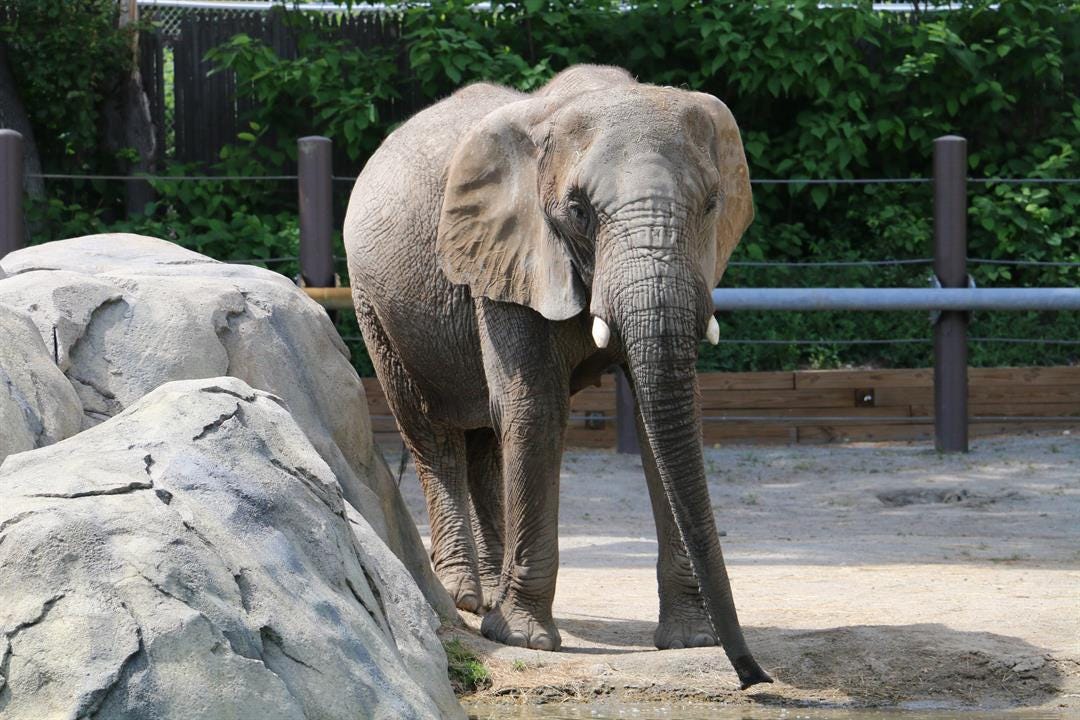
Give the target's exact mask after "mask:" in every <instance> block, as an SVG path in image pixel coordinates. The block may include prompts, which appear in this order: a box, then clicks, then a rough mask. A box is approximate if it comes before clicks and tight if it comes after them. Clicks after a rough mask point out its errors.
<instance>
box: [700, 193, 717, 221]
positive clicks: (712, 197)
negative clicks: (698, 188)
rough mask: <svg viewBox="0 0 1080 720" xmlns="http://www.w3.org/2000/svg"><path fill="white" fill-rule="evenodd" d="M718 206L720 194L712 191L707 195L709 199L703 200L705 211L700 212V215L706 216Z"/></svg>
mask: <svg viewBox="0 0 1080 720" xmlns="http://www.w3.org/2000/svg"><path fill="white" fill-rule="evenodd" d="M719 204H720V193H719V192H717V191H713V192H711V193H709V197H707V198H705V209H704V210H703V211H702V214H704V215H708V214H709V213H711V212H712V211H713V210H715V209H716V206H717V205H719Z"/></svg>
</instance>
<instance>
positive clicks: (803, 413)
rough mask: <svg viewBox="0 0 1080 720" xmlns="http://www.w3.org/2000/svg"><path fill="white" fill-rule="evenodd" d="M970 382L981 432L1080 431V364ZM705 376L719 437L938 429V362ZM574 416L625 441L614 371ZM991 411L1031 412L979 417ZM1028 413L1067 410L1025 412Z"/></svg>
mask: <svg viewBox="0 0 1080 720" xmlns="http://www.w3.org/2000/svg"><path fill="white" fill-rule="evenodd" d="M968 382H969V390H968V412H969V415H970V416H972V417H973V418H976V419H975V420H974V421H973V422H972V424H971V426H970V428H971V429H970V433H971V435H972V436H973V437H976V436H981V435H994V434H1011V433H1023V432H1032V431H1035V430H1061V429H1074V430H1078V431H1080V367H1046V368H971V369H969V370H968ZM700 384H701V401H702V415H703V417H704V418H705V419H706V420H705V422H704V424H703V427H704V436H705V438H704V439H705V442H706V443H707V444H710V445H711V444H717V443H768V444H793V443H829V442H848V441H852V442H854V441H881V440H924V441H925V440H932V438H933V432H934V427H933V414H934V389H933V387H934V376H933V370H931V369H929V368H925V369H918V370H806V371H796V372H754V373H707V374H703V375H701V376H700ZM364 388H365V390H366V391H367V394H368V405H369V407H370V408H371V415H372V425H373V427H374V430H375V437H376V440H377V441H378V442H380V443H388V444H393V443H398V442H400V439H399V437H398V434H397V426H396V424H395V423H394V420H393V418H392V417H390V411H389V408H388V407H387V405H386V399H385V398H384V397H383V394H382V389H381V388H380V387H379V383H378V381H377V380H376V379H375V378H365V379H364ZM571 415H572V419H571V422H570V427H569V428H568V430H567V446H570V447H605V448H613V447H615V390H614V378H613V376H610V375H605V376H604V380H603V383H602V385H601V386H600V387H591V388H587V389H586V390H583V391H581V392H580V393H578V394H577V395H575V396H574V398H573V400H572V402H571ZM991 417H994V418H1001V417H1008V418H1021V419H1011V420H987V421H983V420H979V419H978V418H991ZM1028 417H1030V418H1045V417H1067V419H1064V420H1062V421H1061V422H1045V421H1035V420H1031V421H1024V420H1023V419H1022V418H1028ZM719 418H723V419H722V420H720V419H719ZM741 418H746V419H745V420H742V419H741ZM839 418H856V419H854V420H841V419H839Z"/></svg>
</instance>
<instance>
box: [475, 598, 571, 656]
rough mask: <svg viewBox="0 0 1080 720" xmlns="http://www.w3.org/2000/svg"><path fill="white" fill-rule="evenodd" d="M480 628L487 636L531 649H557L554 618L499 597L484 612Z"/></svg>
mask: <svg viewBox="0 0 1080 720" xmlns="http://www.w3.org/2000/svg"><path fill="white" fill-rule="evenodd" d="M480 632H482V633H483V634H484V637H486V638H488V639H489V640H494V641H495V642H499V643H502V644H504V645H513V646H515V647H527V648H530V649H532V650H558V649H559V648H560V647H561V646H562V637H561V636H560V635H559V630H558V629H557V628H556V627H555V621H554V620H551V619H548V620H546V621H545V620H541V619H539V618H538V617H537V616H536V615H535V614H533V613H529V612H527V611H525V610H522V609H520V608H515V607H514V606H513V604H512V603H511V602H510V601H509V600H503V601H502V602H501V603H499V604H498V605H496V606H495V607H493V608H492V609H491V610H489V611H488V613H487V614H486V615H484V622H483V623H482V624H481V625H480Z"/></svg>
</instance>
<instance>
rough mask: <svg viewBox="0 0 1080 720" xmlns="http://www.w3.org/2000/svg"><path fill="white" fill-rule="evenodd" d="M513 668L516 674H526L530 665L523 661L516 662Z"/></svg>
mask: <svg viewBox="0 0 1080 720" xmlns="http://www.w3.org/2000/svg"><path fill="white" fill-rule="evenodd" d="M511 667H513V668H514V672H525V670H527V669H528V665H526V664H525V662H524V661H523V660H515V661H514V664H513V665H512V666H511Z"/></svg>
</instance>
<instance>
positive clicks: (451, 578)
mask: <svg viewBox="0 0 1080 720" xmlns="http://www.w3.org/2000/svg"><path fill="white" fill-rule="evenodd" d="M435 574H436V575H437V576H438V577H439V580H440V581H441V582H442V584H443V587H444V588H446V592H448V593H450V597H452V598H454V605H456V606H457V608H458V610H464V611H465V612H470V613H479V612H480V607H481V606H482V605H483V601H484V591H483V590H482V589H481V588H480V581H479V580H477V578H476V574H475V573H470V572H468V571H466V570H463V569H460V568H454V569H453V570H442V571H440V570H436V571H435Z"/></svg>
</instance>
